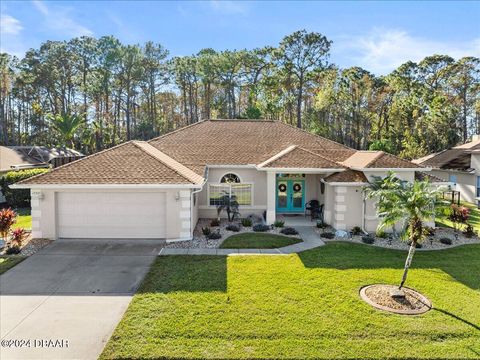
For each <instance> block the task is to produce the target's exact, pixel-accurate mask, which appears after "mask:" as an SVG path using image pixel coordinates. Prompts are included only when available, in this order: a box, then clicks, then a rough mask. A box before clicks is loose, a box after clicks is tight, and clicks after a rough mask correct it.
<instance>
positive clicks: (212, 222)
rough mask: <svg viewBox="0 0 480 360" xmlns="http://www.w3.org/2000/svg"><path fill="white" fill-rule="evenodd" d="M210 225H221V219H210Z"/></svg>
mask: <svg viewBox="0 0 480 360" xmlns="http://www.w3.org/2000/svg"><path fill="white" fill-rule="evenodd" d="M210 226H211V227H215V226H220V220H218V219H213V220H212V221H210Z"/></svg>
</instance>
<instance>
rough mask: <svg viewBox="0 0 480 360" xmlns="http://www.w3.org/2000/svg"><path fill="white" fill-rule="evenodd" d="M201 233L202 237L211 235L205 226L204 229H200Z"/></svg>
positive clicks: (210, 231)
mask: <svg viewBox="0 0 480 360" xmlns="http://www.w3.org/2000/svg"><path fill="white" fill-rule="evenodd" d="M202 233H203V235H205V236H208V235H210V234H211V233H212V230H210V228H209V227H208V226H205V227H202Z"/></svg>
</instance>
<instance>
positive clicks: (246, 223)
mask: <svg viewBox="0 0 480 360" xmlns="http://www.w3.org/2000/svg"><path fill="white" fill-rule="evenodd" d="M241 222H242V226H245V227H250V226H252V219H249V218H243V219H242V220H241Z"/></svg>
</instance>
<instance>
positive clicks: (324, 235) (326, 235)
mask: <svg viewBox="0 0 480 360" xmlns="http://www.w3.org/2000/svg"><path fill="white" fill-rule="evenodd" d="M320 237H322V238H325V239H333V238H334V237H335V234H334V233H332V232H324V233H321V234H320Z"/></svg>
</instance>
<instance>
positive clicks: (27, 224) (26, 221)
mask: <svg viewBox="0 0 480 360" xmlns="http://www.w3.org/2000/svg"><path fill="white" fill-rule="evenodd" d="M15 211H16V212H17V214H18V216H17V222H16V223H15V225H13V229H18V228H23V229H31V228H32V215H31V214H30V208H21V209H16V210H15Z"/></svg>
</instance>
